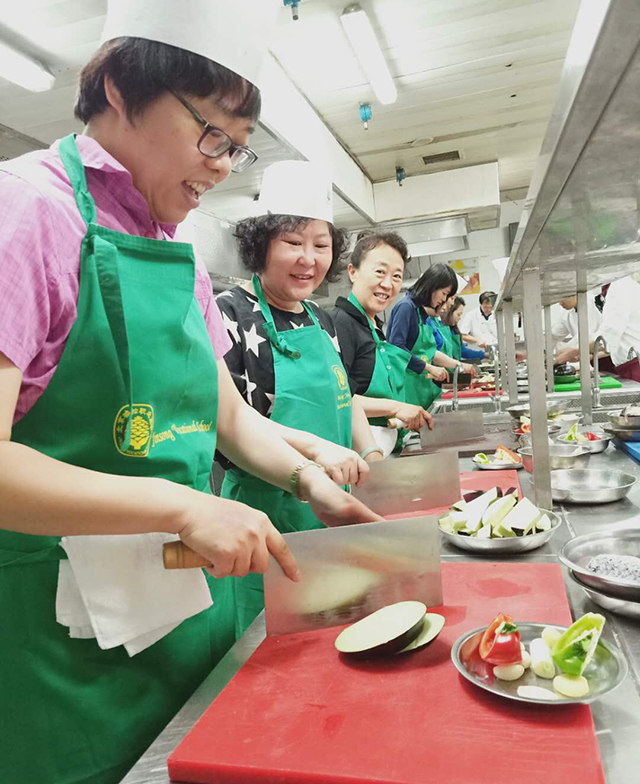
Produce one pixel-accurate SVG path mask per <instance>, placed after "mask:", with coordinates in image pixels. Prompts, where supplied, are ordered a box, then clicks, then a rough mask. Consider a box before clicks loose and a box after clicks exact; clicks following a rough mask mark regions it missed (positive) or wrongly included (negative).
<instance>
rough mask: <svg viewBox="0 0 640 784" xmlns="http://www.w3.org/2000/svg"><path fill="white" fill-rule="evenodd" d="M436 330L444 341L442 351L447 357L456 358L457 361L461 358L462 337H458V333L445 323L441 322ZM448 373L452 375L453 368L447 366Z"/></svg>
mask: <svg viewBox="0 0 640 784" xmlns="http://www.w3.org/2000/svg"><path fill="white" fill-rule="evenodd" d="M438 331H439V332H440V334H441V335H442V339H443V341H444V343H443V345H442V351H443V352H444V353H445V354H446V355H447V356H448V357H452V358H453V359H457V360H458V362H459V361H460V360H461V358H462V338H461V337H460V333H459V332H454V331H453V330H452V329H451V327H449V326H447V325H446V324H442V325H441V326H440V328H439V330H438ZM449 375H450V376H451V375H453V370H451V368H449Z"/></svg>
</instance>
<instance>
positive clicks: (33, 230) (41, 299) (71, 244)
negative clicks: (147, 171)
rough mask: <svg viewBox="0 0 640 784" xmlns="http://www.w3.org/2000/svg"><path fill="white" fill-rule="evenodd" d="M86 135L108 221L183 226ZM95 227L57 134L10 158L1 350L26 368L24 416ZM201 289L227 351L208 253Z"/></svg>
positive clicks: (19, 411) (155, 231) (87, 157)
mask: <svg viewBox="0 0 640 784" xmlns="http://www.w3.org/2000/svg"><path fill="white" fill-rule="evenodd" d="M76 141H77V144H78V149H79V151H80V155H81V157H82V160H83V162H84V165H85V167H86V173H87V183H88V185H89V190H90V191H91V195H92V196H93V198H94V200H95V202H96V209H97V215H98V223H100V224H101V225H102V226H105V227H107V228H110V229H114V230H115V231H120V232H123V233H125V234H132V235H138V236H142V237H151V238H154V239H163V237H164V236H168V237H173V236H174V234H175V230H176V227H175V226H169V225H161V224H158V223H156V222H154V221H153V220H152V219H151V216H150V214H149V208H148V206H147V203H146V201H145V199H144V197H143V196H142V194H141V193H140V192H139V191H137V190H136V189H135V187H134V185H133V181H132V179H131V175H130V174H129V172H128V171H127V170H126V169H125V168H124V167H123V166H122V165H121V164H120V163H118V161H116V160H115V158H113V157H112V156H111V155H109V154H108V153H107V152H106V151H105V150H104V149H103V148H102V147H101V146H100V145H99V144H98V142H96V141H95V140H94V139H91V138H89V137H88V136H78V137H77V139H76ZM85 232H86V226H85V224H84V221H83V220H82V217H81V216H80V213H79V212H78V208H77V206H76V203H75V199H74V195H73V189H72V187H71V184H70V182H69V178H68V177H67V174H66V172H65V170H64V166H63V165H62V161H61V160H60V156H59V154H58V143H57V142H56V143H55V144H53V145H52V146H51V147H50V148H49V149H48V150H41V151H38V152H33V153H29V154H27V155H23V156H21V157H20V158H15V159H14V160H11V161H9V162H7V163H4V164H2V166H0V352H1V353H3V354H5V356H6V357H7V358H8V359H9V360H10V361H11V362H13V364H14V365H16V366H17V367H18V368H19V369H20V370H21V371H22V374H23V375H22V386H21V388H20V393H19V396H18V403H17V406H16V412H15V416H14V423H15V422H17V421H18V420H19V419H21V418H22V417H23V416H24V415H25V414H26V413H27V411H29V410H30V409H31V407H32V406H33V405H34V403H35V402H36V400H37V399H38V398H39V397H40V395H41V394H42V393H43V392H44V390H45V389H46V388H47V385H48V383H49V381H50V379H51V377H52V376H53V374H54V372H55V369H56V368H57V366H58V363H59V362H60V357H61V356H62V352H63V350H64V347H65V344H66V341H67V337H68V335H69V332H70V330H71V327H72V326H73V324H74V322H75V320H76V316H77V302H78V291H79V278H80V246H81V243H82V239H83V237H84V235H85ZM195 296H196V299H197V300H198V304H199V305H200V307H201V308H202V312H203V314H204V318H205V322H206V324H207V329H208V331H209V336H210V338H211V343H212V345H213V349H214V352H215V355H216V358H217V359H220V358H222V357H223V356H224V355H225V354H226V352H227V351H228V350H229V348H230V347H231V341H230V339H229V336H228V334H227V331H226V329H225V327H224V324H223V323H222V318H221V316H220V311H219V310H218V306H217V305H216V304H215V302H214V299H213V292H212V290H211V282H210V280H209V276H208V274H207V270H206V268H205V267H204V265H203V264H202V262H200V261H197V262H196V281H195Z"/></svg>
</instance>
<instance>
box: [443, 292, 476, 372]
mask: <svg viewBox="0 0 640 784" xmlns="http://www.w3.org/2000/svg"><path fill="white" fill-rule="evenodd" d="M465 304H466V303H465V301H464V299H463V298H462V297H454V299H453V301H452V303H451V305H450V307H449V308H448V309H447V310H445V312H444V313H443V315H442V327H441V333H442V337H443V340H444V346H443V348H442V351H443V352H444V353H445V354H447V355H448V356H450V357H453V359H456V360H458V361H460V360H462V359H467V360H478V359H482V358H483V357H484V356H485V352H484V351H483V350H482V349H473V348H471V347H470V346H469V345H467V343H466V342H465V340H464V335H462V334H461V332H460V329H459V328H458V324H459V323H460V319H461V318H462V316H463V314H464V308H465Z"/></svg>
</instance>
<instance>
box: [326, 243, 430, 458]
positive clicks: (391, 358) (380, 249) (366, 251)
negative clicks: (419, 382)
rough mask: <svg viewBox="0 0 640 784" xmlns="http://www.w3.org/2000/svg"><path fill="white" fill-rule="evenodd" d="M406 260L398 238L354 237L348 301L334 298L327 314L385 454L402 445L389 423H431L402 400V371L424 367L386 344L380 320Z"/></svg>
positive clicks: (419, 408)
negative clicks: (333, 324)
mask: <svg viewBox="0 0 640 784" xmlns="http://www.w3.org/2000/svg"><path fill="white" fill-rule="evenodd" d="M408 260H409V253H408V251H407V244H406V242H405V241H404V240H403V239H402V237H401V236H400V235H399V234H396V233H395V232H391V231H389V232H384V231H365V232H362V233H361V234H359V235H358V239H357V242H356V245H355V247H354V249H353V251H352V253H351V257H350V260H349V266H348V274H349V279H350V280H351V284H352V288H351V293H350V294H349V297H348V299H347V298H345V297H338V298H337V300H336V306H335V309H334V310H333V311H332V314H331V315H332V317H333V321H334V323H335V327H336V332H337V335H338V340H339V341H340V352H341V355H342V361H343V363H344V366H345V369H346V371H347V374H348V376H349V385H350V387H351V391H352V392H353V394H354V396H356V397H357V398H358V399H359V400H360V401H361V403H362V407H363V409H364V411H365V413H366V415H367V417H368V418H369V422H370V424H371V426H372V430H373V433H374V436H375V438H376V442H377V443H378V444H379V445H380V446H381V447H382V448H383V452H384V454H385V456H387V455H389V454H390V453H391V451H392V450H393V449H394V448H395V447H396V446H397V445H398V443H399V441H401V438H400V434H401V432H402V430H401V429H398V428H397V427H390V426H389V421H390V420H391V421H392V424H393V425H395V424H396V422H394V421H393V420H400V421H401V422H403V423H405V424H406V426H407V427H408V428H409V429H410V430H420V428H422V427H423V426H424V425H430V423H431V416H430V415H429V414H428V413H427V412H426V410H425V409H424V408H423V407H422V406H419V405H414V404H412V403H407V402H406V401H405V396H404V387H405V380H406V374H407V372H413V373H415V374H418V375H420V374H421V373H424V363H423V361H422V360H420V359H419V358H418V357H416V356H414V355H413V354H411V353H410V352H409V351H407V350H406V349H403V348H400V347H398V346H395V345H393V344H392V343H389V342H388V341H387V339H386V338H385V335H384V333H383V331H382V323H381V321H380V315H381V314H382V313H383V312H384V311H385V310H386V309H387V308H388V307H389V306H390V305H391V304H393V302H394V300H395V298H396V297H397V296H398V293H399V291H400V286H401V285H402V279H403V276H404V269H405V265H406V263H407V261H408ZM354 399H356V398H354Z"/></svg>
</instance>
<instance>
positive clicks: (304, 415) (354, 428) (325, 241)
mask: <svg viewBox="0 0 640 784" xmlns="http://www.w3.org/2000/svg"><path fill="white" fill-rule="evenodd" d="M258 207H259V210H260V213H261V214H260V215H258V216H256V217H254V218H250V219H247V220H245V221H242V222H240V223H239V224H238V226H237V227H236V236H237V237H238V240H239V246H240V255H241V259H242V262H243V264H244V265H245V267H246V268H247V269H248V270H249V272H251V273H253V275H252V278H251V281H249V282H247V283H246V284H244V285H243V286H236V287H235V288H233V289H232V290H231V291H228V292H225V293H224V294H222V295H221V296H219V297H218V305H219V307H220V309H221V311H222V314H223V319H224V321H225V324H226V325H227V329H228V330H229V334H230V336H231V337H232V340H233V343H234V345H233V347H232V349H231V351H229V352H228V354H227V355H226V357H225V359H226V361H227V364H228V367H229V370H230V372H231V375H232V377H233V379H234V381H235V382H236V384H237V386H238V389H239V390H240V392H241V394H243V395H245V396H246V399H247V401H248V402H249V403H250V404H251V405H252V406H254V407H255V408H256V410H257V411H259V412H260V413H261V414H263V415H264V416H268V417H269V418H270V419H271V421H272V422H274V423H278V425H279V426H280V427H282V428H283V429H284V430H285V432H288V429H289V428H295V429H296V430H297V431H305V436H304V437H303V438H304V440H301V441H297V442H295V443H296V446H297V448H298V449H299V450H300V451H302V453H303V454H305V455H306V456H307V457H309V458H310V459H313V460H314V461H316V462H318V463H320V464H321V465H323V466H324V467H325V468H326V469H327V471H328V472H329V473H330V475H331V476H333V477H334V479H335V480H336V481H339V482H342V483H344V484H353V483H356V482H358V481H361V480H362V478H363V476H364V475H366V473H367V472H368V466H367V463H366V462H365V460H364V458H366V459H367V460H372V459H381V454H380V450H379V449H378V447H377V446H376V444H375V441H374V439H373V435H372V433H371V430H370V428H369V425H368V423H367V420H366V417H365V415H364V412H363V411H362V409H361V408H360V407H359V406H358V404H357V403H356V404H355V405H353V404H352V399H351V390H350V388H349V381H348V378H347V374H346V372H345V370H344V367H343V365H342V362H341V360H340V354H339V352H338V350H337V340H336V337H335V330H334V327H333V324H332V321H331V317H330V316H329V314H328V313H325V312H324V311H323V310H321V309H320V308H319V307H318V306H317V305H314V304H313V303H311V302H309V301H307V298H308V297H309V296H311V295H312V294H313V292H314V291H315V289H316V288H317V287H318V286H319V285H320V284H321V283H322V282H323V281H324V280H325V278H326V277H333V273H334V272H335V270H336V267H337V265H338V263H339V261H340V258H341V255H342V253H343V250H344V247H345V237H344V235H343V233H342V232H341V231H340V230H338V229H335V228H334V226H333V224H332V222H331V221H332V219H333V216H332V208H331V183H330V181H329V180H328V179H327V177H326V174H325V172H324V171H323V170H321V169H320V168H318V167H316V166H314V165H312V164H311V163H308V162H302V161H282V162H280V163H276V164H273V165H272V166H270V167H269V168H268V169H267V170H266V171H265V175H264V178H263V181H262V188H261V191H260V201H259V204H258ZM292 210H295V211H296V212H295V214H293V213H292ZM352 443H353V446H354V448H355V450H356V451H352V450H351V449H350V447H351V445H352ZM358 453H360V455H358ZM225 467H226V469H227V472H226V476H225V480H224V483H223V486H222V495H223V497H225V498H231V499H233V500H235V501H241V502H243V503H246V504H249V505H250V506H253V507H255V508H258V509H262V510H263V511H264V512H266V513H267V514H268V515H269V517H270V519H271V520H273V521H274V524H275V525H276V526H277V528H278V530H279V531H281V532H282V533H287V532H291V531H304V530H308V529H312V528H320V527H322V525H323V523H322V522H321V521H320V520H319V519H318V518H317V516H316V515H315V514H314V511H313V510H312V509H310V508H309V506H307V505H305V504H302V503H300V501H298V500H297V499H295V498H293V497H292V496H291V495H288V494H286V493H283V492H282V490H280V489H279V488H277V487H273V486H272V485H270V484H268V483H266V482H264V481H261V480H259V479H256V478H255V477H253V476H250V475H249V474H248V473H247V472H246V471H243V470H241V469H240V468H238V467H237V466H235V465H226V466H225ZM235 593H236V612H237V618H238V624H237V632H238V634H240V633H242V631H244V629H245V628H246V627H247V626H248V625H249V624H250V623H251V621H252V620H253V619H254V618H255V616H256V615H257V613H258V612H260V610H261V609H262V607H263V606H264V600H263V591H262V579H261V578H260V577H259V576H257V575H255V576H254V575H249V576H248V577H246V578H245V579H244V580H242V581H235Z"/></svg>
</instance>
